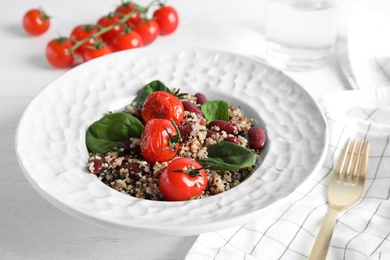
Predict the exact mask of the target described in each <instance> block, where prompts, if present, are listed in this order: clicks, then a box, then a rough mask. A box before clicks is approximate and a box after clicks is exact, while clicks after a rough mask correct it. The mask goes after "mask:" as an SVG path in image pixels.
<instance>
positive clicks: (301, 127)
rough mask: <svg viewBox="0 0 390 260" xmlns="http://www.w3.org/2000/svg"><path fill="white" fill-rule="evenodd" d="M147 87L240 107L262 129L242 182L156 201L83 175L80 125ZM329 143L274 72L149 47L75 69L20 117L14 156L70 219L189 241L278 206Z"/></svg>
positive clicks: (299, 96)
mask: <svg viewBox="0 0 390 260" xmlns="http://www.w3.org/2000/svg"><path fill="white" fill-rule="evenodd" d="M155 79H159V80H161V81H162V82H164V83H165V84H167V85H168V86H169V87H175V88H180V89H181V90H183V91H188V92H191V93H195V92H202V93H204V94H206V95H207V97H208V99H210V100H211V99H226V100H228V101H229V102H231V103H232V104H234V105H239V104H240V105H242V107H243V111H244V113H245V114H246V115H247V116H249V117H253V118H254V119H255V122H256V124H259V125H262V126H264V127H265V128H266V130H267V134H268V145H267V147H266V148H265V149H264V151H263V152H262V157H263V159H264V161H263V162H262V163H261V165H258V166H257V169H256V171H255V172H254V173H253V175H252V176H251V177H250V178H249V179H248V180H246V181H244V182H243V183H242V184H240V185H239V186H237V187H236V188H234V189H232V190H229V191H227V192H224V193H222V194H219V195H216V196H213V197H210V198H206V199H202V200H195V201H184V202H156V201H149V200H142V199H136V198H133V197H130V196H128V195H125V194H122V193H119V192H118V191H116V190H113V189H111V188H109V187H108V186H106V185H104V184H103V183H102V182H100V181H99V180H98V179H97V178H96V176H95V175H93V174H89V173H87V171H86V161H87V158H88V153H87V149H86V147H85V132H86V129H87V127H88V126H89V125H90V124H91V123H92V122H94V121H96V120H98V119H99V118H101V117H102V116H103V114H104V113H106V112H107V111H108V110H109V109H110V110H117V109H120V108H122V107H123V106H124V105H125V104H126V102H129V101H130V100H131V99H132V98H133V97H134V96H135V95H136V93H137V91H138V90H139V89H140V88H141V87H142V86H143V85H145V84H146V83H148V82H150V81H152V80H155ZM327 141H328V139H327V126H326V122H325V119H324V116H323V114H322V112H321V111H320V109H319V107H318V105H317V103H316V102H315V101H314V100H313V99H312V97H311V96H309V94H308V93H307V92H306V91H305V90H304V89H303V88H301V87H300V86H299V85H298V84H297V83H295V82H294V81H292V80H291V79H290V78H288V77H286V76H285V75H284V74H282V73H281V72H279V71H277V70H274V69H272V68H270V67H268V66H267V65H265V64H263V63H261V62H260V61H258V60H255V59H252V58H248V57H244V56H240V55H236V54H233V53H227V52H220V51H215V50H208V49H182V50H172V49H153V48H149V47H148V48H142V49H137V50H131V51H125V52H119V53H115V54H112V55H108V56H105V57H103V58H100V59H96V60H93V61H91V62H88V63H85V64H82V65H80V66H78V67H76V68H74V69H72V70H70V71H69V72H67V73H66V74H64V75H63V76H62V77H60V78H59V79H57V80H56V81H54V82H53V83H51V84H50V85H49V86H48V87H46V88H45V89H44V90H43V91H42V92H41V93H40V94H39V95H38V96H37V97H36V98H35V99H34V100H33V101H32V102H31V104H30V105H29V106H28V108H27V109H26V111H25V113H24V114H23V116H22V118H21V120H20V124H19V126H18V129H17V133H16V150H17V154H18V158H19V161H20V164H21V167H22V168H23V170H24V172H25V174H26V176H27V179H28V180H29V181H30V182H31V184H32V186H33V187H35V188H36V189H37V191H38V192H39V193H40V194H41V195H43V197H45V198H46V199H48V200H49V201H50V202H52V203H53V204H54V205H55V206H57V207H59V208H60V209H62V210H64V211H65V212H67V213H69V214H71V215H73V216H76V217H79V218H81V219H84V220H86V221H88V222H91V223H95V224H99V225H102V226H105V227H109V228H115V229H119V230H125V231H128V230H129V231H142V232H149V233H160V234H167V235H194V234H200V233H203V232H208V231H213V230H217V229H221V228H225V227H230V226H233V225H238V224H242V223H244V222H247V221H250V220H251V219H253V218H256V217H258V216H261V215H262V214H264V213H265V212H267V211H268V210H270V209H272V208H273V207H276V206H278V205H279V204H280V203H282V202H283V201H284V200H286V199H287V198H288V196H289V195H290V194H291V193H292V192H294V191H296V190H297V189H298V188H300V187H302V184H303V183H304V182H305V181H306V180H307V179H308V178H309V176H310V174H311V173H312V172H313V171H315V170H316V169H317V168H318V167H319V166H320V165H321V163H322V161H323V159H324V155H325V148H326V147H327Z"/></svg>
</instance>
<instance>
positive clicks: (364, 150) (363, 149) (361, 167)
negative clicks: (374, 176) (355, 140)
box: [352, 141, 370, 184]
mask: <svg viewBox="0 0 390 260" xmlns="http://www.w3.org/2000/svg"><path fill="white" fill-rule="evenodd" d="M369 149H370V144H369V142H368V141H364V142H363V141H362V142H361V145H360V149H359V154H358V156H359V157H358V159H359V163H357V164H356V165H355V170H354V175H353V179H352V183H353V184H356V183H357V182H358V180H359V179H365V178H366V174H367V164H368V153H369Z"/></svg>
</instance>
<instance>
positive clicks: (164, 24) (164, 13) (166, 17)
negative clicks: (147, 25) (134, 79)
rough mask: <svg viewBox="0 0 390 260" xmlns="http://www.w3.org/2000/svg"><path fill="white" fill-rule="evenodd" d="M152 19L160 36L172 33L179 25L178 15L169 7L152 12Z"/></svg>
mask: <svg viewBox="0 0 390 260" xmlns="http://www.w3.org/2000/svg"><path fill="white" fill-rule="evenodd" d="M153 19H154V20H156V22H157V23H158V25H159V27H160V34H161V35H167V34H170V33H173V32H174V31H175V30H176V28H177V26H178V25H179V15H178V14H177V11H176V9H175V8H173V7H171V6H162V7H161V8H160V9H157V10H156V11H154V13H153Z"/></svg>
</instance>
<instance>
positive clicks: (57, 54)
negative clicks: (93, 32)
mask: <svg viewBox="0 0 390 260" xmlns="http://www.w3.org/2000/svg"><path fill="white" fill-rule="evenodd" d="M73 45H74V44H73V41H71V40H69V38H65V37H60V38H57V39H53V40H51V41H50V42H49V43H48V44H47V46H46V59H47V60H48V61H49V63H50V64H51V65H52V66H53V67H56V68H67V67H70V66H71V65H72V64H73V61H74V57H73V54H72V53H71V48H72V46H73Z"/></svg>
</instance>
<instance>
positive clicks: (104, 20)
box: [97, 13, 123, 42]
mask: <svg viewBox="0 0 390 260" xmlns="http://www.w3.org/2000/svg"><path fill="white" fill-rule="evenodd" d="M120 20H121V17H119V16H118V15H115V13H109V14H108V15H106V16H103V17H101V18H100V19H99V20H98V22H97V25H99V26H101V27H107V26H110V25H114V24H116V23H118V22H119V21H120ZM122 31H123V25H121V24H117V25H115V26H114V28H113V29H111V30H109V31H108V32H105V33H104V34H102V36H101V37H102V39H103V40H104V41H105V42H109V41H110V40H111V39H113V38H114V37H115V36H117V35H118V34H119V33H120V32H122Z"/></svg>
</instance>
